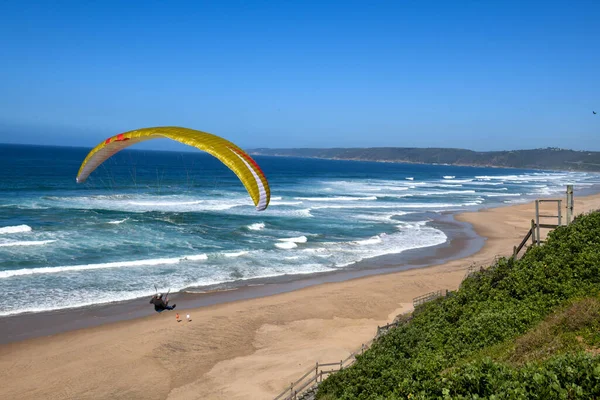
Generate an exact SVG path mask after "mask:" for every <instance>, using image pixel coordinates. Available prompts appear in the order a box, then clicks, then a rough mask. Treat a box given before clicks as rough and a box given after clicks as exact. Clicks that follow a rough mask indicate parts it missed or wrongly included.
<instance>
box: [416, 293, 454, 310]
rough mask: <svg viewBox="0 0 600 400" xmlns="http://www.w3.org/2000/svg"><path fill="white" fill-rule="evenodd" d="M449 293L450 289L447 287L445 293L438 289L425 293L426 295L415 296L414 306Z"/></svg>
mask: <svg viewBox="0 0 600 400" xmlns="http://www.w3.org/2000/svg"><path fill="white" fill-rule="evenodd" d="M447 294H448V289H446V292H445V293H444V292H443V291H442V290H437V291H435V292H429V293H425V294H424V295H421V296H418V297H415V298H414V299H413V307H414V308H417V307H418V306H420V305H421V304H423V303H427V302H428V301H431V300H435V299H437V298H438V297H443V296H445V295H447Z"/></svg>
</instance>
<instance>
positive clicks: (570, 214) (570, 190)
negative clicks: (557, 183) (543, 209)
mask: <svg viewBox="0 0 600 400" xmlns="http://www.w3.org/2000/svg"><path fill="white" fill-rule="evenodd" d="M572 219H573V185H567V225H569V224H570V223H571V221H572Z"/></svg>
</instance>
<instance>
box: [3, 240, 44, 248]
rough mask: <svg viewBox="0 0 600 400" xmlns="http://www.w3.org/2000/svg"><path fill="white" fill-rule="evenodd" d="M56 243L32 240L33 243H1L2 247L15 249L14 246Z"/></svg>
mask: <svg viewBox="0 0 600 400" xmlns="http://www.w3.org/2000/svg"><path fill="white" fill-rule="evenodd" d="M53 242H56V240H31V241H20V242H19V241H15V242H3V243H0V247H13V246H43V245H45V244H48V243H53Z"/></svg>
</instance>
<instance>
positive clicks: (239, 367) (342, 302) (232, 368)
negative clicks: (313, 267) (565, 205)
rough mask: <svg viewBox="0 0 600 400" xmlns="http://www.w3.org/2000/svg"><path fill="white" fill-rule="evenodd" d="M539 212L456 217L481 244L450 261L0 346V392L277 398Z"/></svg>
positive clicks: (584, 208)
mask: <svg viewBox="0 0 600 400" xmlns="http://www.w3.org/2000/svg"><path fill="white" fill-rule="evenodd" d="M561 197H562V196H561ZM599 208H600V194H596V195H592V196H585V197H583V196H579V195H577V196H576V197H575V215H578V214H581V213H583V212H588V211H590V210H595V209H599ZM533 215H534V207H533V203H532V202H528V203H525V204H519V205H507V206H506V207H497V208H485V209H479V210H478V211H473V212H463V213H460V214H456V215H455V216H454V218H455V219H456V221H458V222H459V223H465V224H470V225H471V226H472V227H473V229H474V231H475V232H476V233H477V234H478V235H479V236H481V237H483V238H485V243H484V244H483V246H482V247H481V248H480V249H479V250H478V251H476V252H475V253H474V254H470V255H468V256H466V257H460V258H457V259H451V260H450V261H446V262H443V263H437V264H433V265H430V266H426V267H421V268H412V269H408V270H405V271H400V272H389V271H388V272H386V273H379V274H376V275H370V276H363V277H355V278H350V279H347V280H344V281H338V282H323V283H320V284H316V285H311V286H305V287H302V288H298V289H296V290H292V291H287V292H283V293H277V294H271V295H264V296H261V297H255V298H249V299H239V300H234V301H230V302H224V303H218V304H212V305H206V306H203V307H200V308H190V309H186V310H185V311H186V313H190V314H191V319H192V320H191V322H187V321H186V320H185V315H184V316H183V317H184V318H183V321H182V322H181V323H177V322H175V321H173V319H174V317H175V312H163V313H161V314H158V315H157V314H156V313H154V311H153V310H152V313H151V315H146V316H141V317H139V318H136V317H135V316H134V317H133V318H134V319H130V320H121V321H118V322H111V323H101V324H100V325H99V326H95V327H83V328H80V329H77V330H68V331H66V332H64V333H59V334H55V335H52V336H40V337H37V338H31V339H26V340H21V341H18V342H12V343H9V344H4V345H0V370H1V371H2V372H0V376H1V377H2V378H3V381H4V382H7V384H6V385H3V386H2V387H1V388H0V397H4V396H5V397H7V398H12V397H18V398H32V399H33V398H65V397H67V398H107V399H108V398H111V399H114V398H127V399H131V398H136V399H137V398H144V399H148V398H151V399H171V400H172V399H189V398H230V399H236V398H240V399H241V398H269V397H274V396H275V395H277V394H278V393H279V392H281V391H283V390H284V389H285V387H286V386H287V385H289V382H291V381H294V380H295V379H297V378H298V377H299V376H300V375H301V374H302V373H304V372H305V371H306V370H307V369H308V368H310V366H311V365H312V366H314V363H315V362H316V361H319V362H331V361H332V360H336V359H337V360H339V359H343V358H345V357H346V356H347V355H348V354H349V353H350V352H352V351H354V350H355V349H356V348H358V347H360V345H361V343H366V342H367V341H369V340H370V339H371V338H372V337H373V336H374V334H375V331H376V327H377V326H378V325H384V324H385V323H387V322H389V321H391V320H393V318H394V317H395V316H396V315H398V314H401V313H404V312H409V311H411V310H412V299H413V298H414V297H416V296H419V295H422V294H424V293H426V292H430V291H434V290H440V289H449V290H454V289H455V288H457V287H458V285H459V284H460V282H461V281H462V279H463V277H464V273H465V272H466V270H467V268H468V267H469V266H471V265H482V266H483V265H490V264H491V263H492V262H493V261H494V259H495V257H496V256H506V255H510V254H511V253H512V247H513V246H514V245H515V244H518V242H519V241H520V240H521V239H522V238H523V237H524V235H525V233H526V232H527V230H528V229H529V224H530V220H531V219H532V218H533ZM451 247H452V246H451ZM454 249H455V250H456V247H454ZM264 286H268V285H264ZM233 292H236V291H231V292H222V293H233ZM142 306H143V307H145V308H146V309H147V308H148V307H149V304H147V300H145V299H144V300H143V303H140V309H141V307H142ZM130 312H131V313H135V312H136V310H135V309H132V310H131V311H130ZM132 316H133V314H132ZM68 318H69V316H67V317H66V319H68ZM95 318H101V316H98V317H95ZM4 322H5V320H0V323H2V325H1V326H2V331H3V332H5V329H6V326H7V325H5V323H4ZM42 322H43V321H41V320H39V321H38V325H39V323H42ZM32 323H33V322H32ZM24 371H26V373H23V372H24ZM133 376H135V379H132V377H133Z"/></svg>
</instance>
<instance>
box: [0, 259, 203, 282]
mask: <svg viewBox="0 0 600 400" xmlns="http://www.w3.org/2000/svg"><path fill="white" fill-rule="evenodd" d="M206 258H207V256H206V254H199V255H191V256H182V257H177V258H155V259H150V260H136V261H117V262H110V263H101V264H85V265H68V266H60V267H42V268H24V269H17V270H9V271H0V279H5V278H11V277H13V276H21V275H33V274H55V273H59V272H73V271H87V270H93V269H106V268H131V267H144V266H155V265H169V264H177V263H179V262H182V261H195V260H206Z"/></svg>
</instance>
